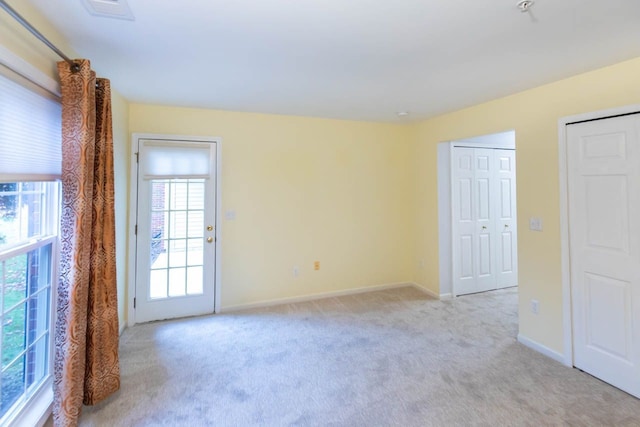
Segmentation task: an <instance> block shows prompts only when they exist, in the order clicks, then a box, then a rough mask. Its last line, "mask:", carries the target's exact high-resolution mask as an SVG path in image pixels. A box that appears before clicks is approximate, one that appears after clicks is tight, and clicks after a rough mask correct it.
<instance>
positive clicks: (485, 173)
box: [473, 148, 497, 292]
mask: <svg viewBox="0 0 640 427" xmlns="http://www.w3.org/2000/svg"><path fill="white" fill-rule="evenodd" d="M493 155H494V150H491V149H487V148H474V149H473V156H474V162H475V180H474V189H475V201H476V204H475V206H476V213H475V217H476V234H477V236H478V238H477V246H476V253H477V254H478V255H477V257H476V271H477V276H476V282H477V286H476V292H483V291H488V290H492V289H496V259H495V253H496V240H497V239H496V233H495V212H494V210H495V203H494V199H495V163H494V161H493Z"/></svg>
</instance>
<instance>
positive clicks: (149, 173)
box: [139, 140, 213, 179]
mask: <svg viewBox="0 0 640 427" xmlns="http://www.w3.org/2000/svg"><path fill="white" fill-rule="evenodd" d="M141 142H142V144H141V147H140V156H141V160H140V163H139V164H140V173H141V174H142V176H143V177H144V179H165V178H182V179H186V178H205V179H206V178H209V173H210V170H211V165H210V163H211V160H210V159H211V148H212V145H213V144H210V143H180V144H179V145H176V143H172V142H169V141H167V142H163V141H156V140H143V141H141Z"/></svg>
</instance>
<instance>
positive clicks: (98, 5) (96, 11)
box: [82, 0, 135, 21]
mask: <svg viewBox="0 0 640 427" xmlns="http://www.w3.org/2000/svg"><path fill="white" fill-rule="evenodd" d="M82 3H83V4H84V7H85V8H86V9H87V11H89V13H90V14H92V15H94V16H102V17H105V18H115V19H125V20H128V21H133V20H134V19H135V18H134V16H133V13H132V12H131V9H129V5H128V4H127V1H126V0H82Z"/></svg>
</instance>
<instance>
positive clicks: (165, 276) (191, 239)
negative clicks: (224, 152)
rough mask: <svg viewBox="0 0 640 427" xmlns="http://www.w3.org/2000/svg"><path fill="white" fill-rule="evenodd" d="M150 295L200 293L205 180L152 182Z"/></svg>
mask: <svg viewBox="0 0 640 427" xmlns="http://www.w3.org/2000/svg"><path fill="white" fill-rule="evenodd" d="M151 186H152V187H151V197H152V204H151V236H152V237H151V270H150V281H149V287H150V288H149V298H150V299H164V298H171V297H180V296H186V295H201V294H202V293H203V288H202V274H203V249H204V248H203V240H202V239H203V237H204V186H205V180H204V179H159V180H152V181H151Z"/></svg>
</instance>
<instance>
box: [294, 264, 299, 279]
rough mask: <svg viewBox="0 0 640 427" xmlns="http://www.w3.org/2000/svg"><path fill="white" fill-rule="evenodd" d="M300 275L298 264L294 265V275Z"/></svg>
mask: <svg viewBox="0 0 640 427" xmlns="http://www.w3.org/2000/svg"><path fill="white" fill-rule="evenodd" d="M299 275H300V268H299V267H298V266H297V265H296V266H294V267H293V277H298V276H299Z"/></svg>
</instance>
